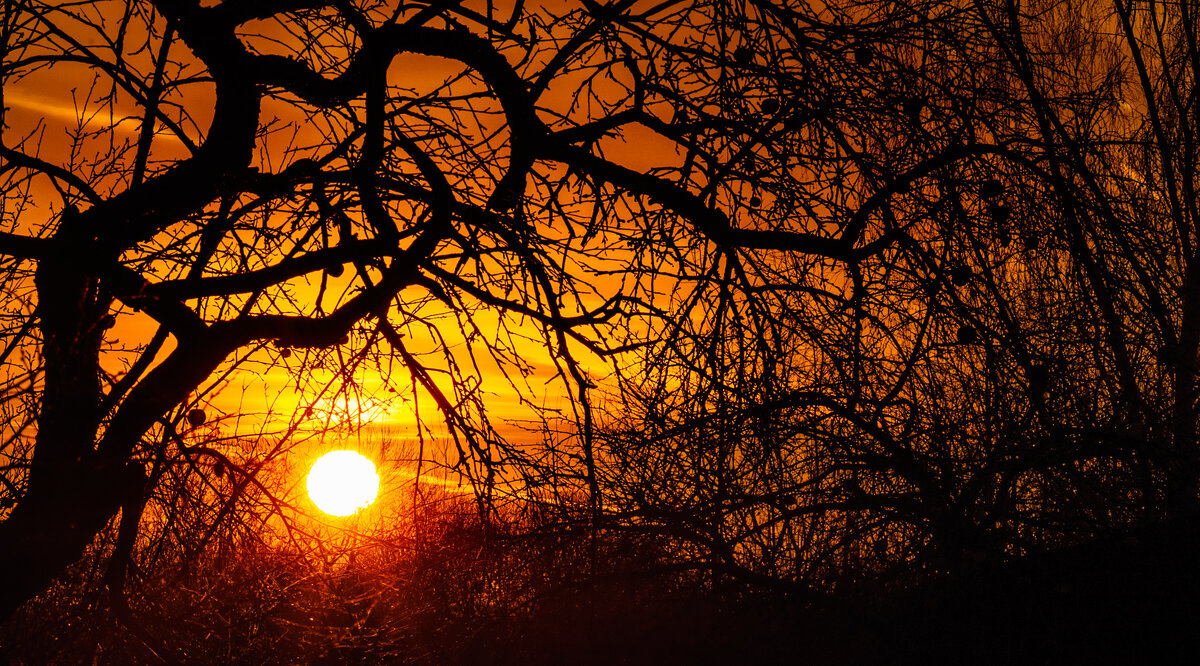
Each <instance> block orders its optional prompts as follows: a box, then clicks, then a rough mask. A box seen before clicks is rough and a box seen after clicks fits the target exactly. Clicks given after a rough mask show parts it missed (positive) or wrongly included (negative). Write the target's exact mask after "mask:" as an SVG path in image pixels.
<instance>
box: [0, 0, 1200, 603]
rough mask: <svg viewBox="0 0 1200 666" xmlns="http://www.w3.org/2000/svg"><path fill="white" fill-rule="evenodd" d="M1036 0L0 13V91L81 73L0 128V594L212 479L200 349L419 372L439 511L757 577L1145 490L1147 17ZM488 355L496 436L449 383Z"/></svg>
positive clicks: (1153, 292)
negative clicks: (515, 404)
mask: <svg viewBox="0 0 1200 666" xmlns="http://www.w3.org/2000/svg"><path fill="white" fill-rule="evenodd" d="M1076 4H1079V3H1076ZM1079 8H1080V7H1077V6H1076V5H1075V4H1070V3H1068V4H1066V5H1058V4H1053V3H1048V4H1047V5H1046V7H1044V8H1038V11H1043V10H1044V11H1043V14H1045V15H1048V16H1052V17H1053V18H1054V20H1052V21H1048V22H1042V23H1037V24H1034V23H1033V22H1032V21H1031V19H1029V18H1028V15H1027V14H1026V13H1025V12H1026V11H1027V9H1028V8H1022V7H1020V6H1018V5H1016V4H1013V3H1009V2H998V3H994V4H993V3H985V2H978V3H973V4H964V5H963V6H957V5H953V4H948V3H938V2H917V1H914V2H910V3H890V2H888V3H876V2H861V3H859V2H853V3H845V4H844V5H839V6H824V5H821V6H812V7H810V6H807V5H802V6H795V5H794V3H773V2H769V1H767V0H750V1H749V2H728V1H725V0H712V1H709V2H671V1H669V0H668V1H667V2H661V3H645V2H636V1H635V0H613V1H612V2H608V3H598V2H593V1H592V0H581V1H580V2H579V3H578V4H576V3H570V4H568V5H563V6H550V7H539V8H533V7H526V6H525V3H522V2H519V1H518V2H515V3H510V4H507V5H504V6H500V5H498V4H497V3H493V2H487V3H477V4H467V3H430V4H420V3H399V2H391V3H389V2H340V1H339V2H332V1H328V0H256V1H254V2H236V3H235V2H226V3H219V4H214V5H209V4H202V3H200V2H182V3H179V2H176V3H167V2H151V1H146V2H128V3H116V2H112V3H90V2H89V3H82V4H71V3H43V2H37V1H34V0H25V1H21V0H13V1H11V2H8V3H6V4H5V5H4V15H3V22H2V25H3V39H2V40H0V43H2V44H3V45H4V50H3V53H4V56H3V62H4V66H3V74H2V75H0V76H2V79H0V84H2V85H3V90H4V91H5V95H6V97H5V99H6V100H9V101H10V102H11V100H12V99H14V95H18V96H19V95H20V94H22V91H23V90H26V89H24V88H22V86H28V85H31V84H32V83H35V82H37V81H38V77H39V76H42V75H44V74H45V72H46V71H47V69H48V68H50V67H53V68H54V70H53V71H55V72H60V71H65V70H70V71H71V72H75V73H76V74H73V76H77V77H79V78H78V80H79V81H81V82H82V81H93V82H94V83H93V84H92V86H91V88H90V89H89V90H88V92H87V93H86V94H82V93H80V94H79V96H78V98H77V105H78V114H77V115H78V123H77V124H76V126H75V128H74V130H73V132H72V133H71V134H70V135H69V136H68V139H69V140H68V145H67V146H66V147H65V148H64V149H63V150H57V149H54V148H53V146H51V145H50V144H49V143H39V141H45V140H46V139H45V137H46V136H47V135H46V133H45V132H43V131H41V129H39V128H38V127H32V128H20V129H15V128H17V126H18V123H17V121H16V120H14V119H13V118H14V111H12V110H9V111H7V112H6V113H7V114H8V115H6V117H5V122H6V123H7V126H6V127H5V130H4V132H5V133H4V137H3V141H2V142H0V157H2V158H3V159H4V163H3V167H2V171H0V172H2V173H3V174H4V178H5V180H4V181H3V188H2V189H3V192H4V218H3V224H4V225H5V226H4V229H3V230H2V231H0V257H2V258H3V266H4V268H5V271H6V273H5V281H4V285H5V292H4V293H5V299H6V309H5V313H4V317H5V320H4V324H3V326H4V331H5V334H6V341H5V347H4V351H3V352H2V353H3V356H2V357H0V358H2V360H3V363H4V367H5V372H4V381H5V382H6V384H5V392H4V403H3V404H4V409H5V410H6V414H7V415H8V416H9V417H10V419H9V423H10V425H9V426H8V429H7V430H6V433H5V434H6V439H5V442H6V443H5V445H4V449H3V452H4V455H5V456H6V462H5V463H4V468H3V477H0V478H3V479H4V481H3V482H4V484H5V485H4V490H3V492H4V495H3V498H4V500H5V502H6V503H7V505H8V506H9V507H10V509H9V510H8V513H7V514H5V515H4V522H3V523H0V542H3V543H5V544H8V545H9V546H8V547H7V548H5V549H4V550H3V551H0V571H2V572H3V575H2V578H0V580H2V581H3V583H2V584H0V598H2V599H3V604H2V606H0V607H2V609H3V611H4V613H5V614H7V613H9V612H11V611H12V609H13V608H15V607H16V606H17V605H19V604H20V603H21V602H22V601H24V600H25V599H27V598H29V597H30V596H31V595H34V594H36V593H37V592H38V591H40V590H42V589H43V588H45V586H46V585H48V584H49V583H50V581H51V580H52V579H53V577H54V576H55V575H56V574H57V573H58V572H60V571H62V569H63V568H64V567H65V566H67V565H68V564H69V563H70V562H72V561H74V560H76V559H78V558H79V556H80V554H81V553H82V552H83V551H84V549H85V548H86V547H87V546H88V544H89V543H91V542H92V541H93V540H94V539H95V537H96V535H97V534H98V533H99V532H101V530H102V529H103V528H104V527H105V526H106V525H109V524H110V523H111V522H112V521H113V520H114V519H115V518H116V516H117V515H118V514H120V516H121V519H120V529H119V530H118V531H119V532H120V536H119V537H118V538H117V544H116V551H117V556H116V557H115V558H114V569H113V571H114V572H115V573H114V575H113V577H112V578H111V580H110V585H112V586H113V587H115V588H119V587H120V583H121V574H120V572H121V570H122V569H121V567H122V566H123V565H122V560H123V558H122V557H121V553H123V552H124V553H127V552H128V551H129V550H130V549H132V548H133V547H134V545H133V544H134V542H135V541H136V538H135V537H136V536H137V533H138V525H139V522H138V521H139V516H140V513H141V510H142V507H143V504H144V502H145V500H146V498H147V497H148V496H153V495H154V493H155V492H162V491H163V489H165V488H187V487H190V486H188V480H187V479H182V480H179V482H178V483H176V482H174V481H172V482H171V483H168V482H167V481H168V480H170V479H177V478H178V477H176V476H172V474H176V471H177V470H181V469H182V470H185V472H184V475H185V476H186V475H192V476H191V477H190V478H191V479H192V481H193V482H195V481H196V479H195V476H196V475H199V476H205V475H210V474H211V475H223V474H225V473H229V474H233V475H234V476H235V477H236V478H237V483H239V484H243V485H245V484H249V483H253V482H254V481H255V479H256V476H255V474H256V469H257V468H256V467H255V466H254V465H246V464H240V463H239V462H238V461H236V460H232V459H230V458H229V457H228V456H225V455H224V454H223V453H222V452H221V450H218V449H215V448H213V447H206V446H199V445H198V444H197V443H195V440H194V439H188V438H189V437H190V436H191V434H190V433H192V432H193V431H194V430H195V429H196V428H198V427H200V425H201V424H202V423H203V422H205V421H207V420H209V417H210V416H211V414H210V412H211V409H209V410H207V411H206V410H205V406H204V404H203V399H202V397H203V395H204V392H205V391H206V390H207V387H208V386H210V385H211V382H212V381H213V378H220V377H223V376H228V373H232V372H237V371H239V369H246V368H250V369H257V370H259V371H261V370H263V369H265V368H270V367H281V366H287V367H288V368H289V369H290V371H292V372H294V373H295V376H297V377H299V378H300V380H301V381H304V380H305V378H306V377H308V376H309V372H310V371H311V370H313V369H318V368H322V367H324V368H327V369H329V370H330V371H331V372H332V373H333V374H334V375H335V381H334V382H333V383H332V387H333V388H331V389H330V390H333V391H341V392H346V393H352V392H354V391H356V390H358V387H357V386H356V384H355V382H354V381H353V379H354V377H353V373H354V372H355V371H359V370H366V369H369V370H370V371H371V372H374V373H378V375H377V376H381V377H384V378H385V385H386V384H390V385H391V388H393V389H395V390H397V391H400V392H401V393H402V394H403V395H405V396H408V397H410V398H411V399H413V400H416V399H418V396H424V399H426V400H427V401H428V400H432V401H433V403H434V404H435V405H436V407H437V408H438V410H439V411H440V412H441V414H442V418H443V420H444V433H445V436H446V440H447V441H448V442H450V444H451V447H452V451H453V453H452V454H451V456H450V459H448V460H443V461H438V462H442V463H445V464H447V465H452V466H454V467H455V468H456V469H459V470H461V471H462V472H463V473H464V474H465V475H467V476H468V477H469V478H470V479H472V480H473V481H474V482H476V484H477V491H478V501H479V507H480V511H481V513H482V514H484V515H487V514H488V512H489V511H491V510H492V508H494V507H495V506H497V505H499V504H500V503H502V502H505V501H512V502H513V503H515V504H517V505H521V504H526V505H529V506H537V507H538V510H539V511H540V510H542V508H541V507H542V505H549V506H552V507H555V508H557V509H559V510H560V512H561V515H562V516H563V517H564V518H565V519H567V520H568V521H571V520H578V521H579V522H578V523H576V525H577V526H578V527H579V528H580V529H585V530H589V531H590V532H591V533H592V534H593V535H596V534H599V533H600V532H601V531H602V530H607V529H616V530H634V531H648V532H651V533H654V534H666V535H669V536H670V537H671V538H672V539H675V540H677V541H676V542H677V544H678V545H679V547H678V548H676V549H674V551H673V552H676V553H678V554H679V556H680V557H682V558H683V559H684V560H685V564H686V565H688V566H694V567H695V568H697V569H701V570H705V571H711V572H712V574H713V576H714V577H715V578H720V577H723V576H732V577H734V578H735V579H739V580H746V581H754V582H759V583H763V584H767V585H774V586H781V587H785V588H787V589H790V590H793V591H801V592H803V593H812V592H816V591H820V590H828V589H831V588H837V587H839V586H841V585H844V584H853V583H858V582H862V581H875V582H883V583H885V584H904V583H907V582H910V581H912V580H916V579H920V577H921V576H923V575H926V574H929V573H938V572H942V571H946V570H952V569H955V568H958V567H961V566H963V563H964V562H969V561H972V560H975V559H978V558H981V557H982V558H987V559H1003V558H1005V557H1008V556H1011V555H1012V554H1019V553H1023V552H1029V551H1031V550H1036V549H1044V548H1049V547H1054V546H1057V545H1061V544H1065V543H1073V542H1078V541H1080V540H1083V539H1088V538H1094V537H1096V536H1097V535H1099V534H1102V533H1106V532H1109V531H1118V530H1123V529H1128V528H1129V527H1130V526H1131V525H1135V524H1141V523H1142V522H1145V521H1152V520H1158V519H1161V518H1164V517H1172V518H1176V517H1183V516H1188V515H1190V514H1191V513H1192V510H1193V509H1192V507H1193V506H1194V504H1195V500H1196V483H1197V482H1196V479H1197V465H1196V448H1195V437H1196V418H1195V414H1196V404H1195V403H1196V391H1197V377H1196V370H1195V367H1193V366H1194V365H1195V359H1196V358H1197V350H1198V349H1200V333H1193V332H1194V331H1198V330H1200V327H1196V326H1193V325H1191V323H1190V322H1191V320H1192V319H1194V318H1195V316H1196V315H1195V314H1194V311H1196V305H1195V304H1194V303H1193V301H1194V300H1195V295H1194V294H1193V293H1192V292H1193V291H1195V290H1193V289H1190V288H1189V287H1188V285H1190V284H1192V282H1193V281H1194V276H1193V273H1194V267H1193V264H1195V263H1196V259H1195V258H1194V257H1192V255H1193V254H1194V250H1193V246H1194V241H1193V238H1194V236H1195V233H1196V231H1195V227H1194V221H1195V219H1196V216H1195V212H1194V210H1193V208H1192V207H1191V206H1192V205H1193V204H1192V203H1188V202H1194V200H1195V197H1194V196H1191V193H1193V192H1194V183H1195V178H1194V164H1195V160H1194V157H1193V156H1194V150H1193V148H1194V146H1193V144H1192V143H1191V142H1193V141H1194V125H1195V119H1194V118H1193V116H1191V115H1189V112H1188V108H1189V107H1188V106H1187V103H1186V102H1185V101H1183V100H1185V99H1186V95H1185V94H1184V93H1183V91H1187V90H1190V88H1189V85H1190V83H1189V82H1190V81H1192V80H1194V79H1193V73H1194V71H1195V65H1194V62H1195V60H1196V58H1195V55H1194V54H1195V52H1196V47H1195V45H1194V44H1195V38H1194V37H1195V29H1194V25H1193V23H1192V13H1189V12H1190V11H1191V9H1190V7H1189V8H1188V9H1187V11H1183V12H1182V13H1181V15H1179V16H1177V17H1171V18H1169V19H1160V18H1158V17H1159V14H1157V13H1156V12H1155V8H1154V5H1153V4H1150V5H1145V6H1142V5H1135V6H1132V8H1131V7H1130V6H1127V5H1125V4H1120V3H1118V4H1117V5H1115V6H1114V8H1113V11H1112V12H1105V11H1102V10H1103V8H1102V7H1101V6H1100V5H1096V6H1092V5H1090V4H1089V5H1086V6H1085V7H1083V8H1084V9H1085V10H1086V11H1084V12H1083V16H1085V17H1086V18H1087V20H1088V21H1090V22H1082V20H1081V19H1078V18H1075V15H1076V14H1078V13H1079V12H1077V11H1075V10H1077V9H1079ZM1163 20H1166V23H1163V22H1162V21H1163ZM1110 24H1111V25H1119V26H1120V28H1121V30H1120V31H1119V32H1118V33H1117V37H1115V38H1111V39H1109V38H1105V37H1103V35H1104V34H1107V33H1105V32H1104V31H1103V30H1101V27H1103V26H1108V25H1110ZM1160 36H1161V38H1160ZM1148 37H1153V38H1154V39H1152V40H1150V39H1148ZM435 63H436V64H435ZM1129 63H1133V69H1132V70H1130V69H1128V67H1129ZM435 69H436V71H437V72H438V75H436V76H433V77H432V78H431V74H430V72H431V71H435ZM1159 72H1161V73H1164V75H1165V76H1164V77H1162V78H1158V77H1156V73H1159ZM1134 73H1136V77H1135V76H1133V74H1134ZM1127 74H1129V75H1130V76H1126V75H1127ZM1162 80H1165V81H1167V83H1166V84H1159V83H1158V81H1162ZM1127 81H1132V82H1133V85H1132V86H1130V85H1126V82H1127ZM1126 92H1128V94H1126ZM10 105H11V104H10ZM210 108H211V114H210V113H209V109H210ZM52 138H53V137H51V139H52ZM1160 175H1161V177H1160ZM51 202H52V203H51ZM45 211H50V212H49V213H48V214H47V213H46V212H45ZM1014 240H1019V241H1020V242H1019V243H1016V244H1014V243H1013V241H1014ZM22 303H27V304H28V305H25V306H22ZM126 322H128V323H126ZM136 322H143V324H142V325H143V326H151V327H152V328H150V331H152V332H148V333H147V334H146V335H145V336H143V338H141V339H139V340H138V341H137V342H135V343H132V344H131V345H130V347H131V348H130V349H128V350H123V349H122V348H121V347H120V346H118V345H117V344H116V342H117V337H118V336H117V335H116V334H115V333H114V332H113V331H114V329H113V328H111V326H112V325H113V324H115V325H117V327H118V329H120V328H121V327H123V326H126V327H132V326H135V324H136ZM1193 338H1195V339H1193ZM523 340H525V341H523ZM534 351H536V352H537V353H538V354H544V360H545V364H544V365H545V366H548V367H550V368H552V369H551V371H550V372H549V373H547V374H549V375H551V376H552V378H553V379H555V380H556V381H558V382H559V385H561V386H562V387H563V390H564V392H565V393H566V394H567V396H568V398H569V399H568V400H567V401H566V403H565V413H564V415H563V417H562V418H561V419H559V420H555V417H554V411H553V410H549V409H548V410H546V411H545V412H544V414H545V421H544V424H543V425H544V428H543V430H542V434H543V439H542V441H541V442H538V443H534V442H530V441H528V438H513V437H505V436H501V434H500V432H499V431H498V429H497V428H495V427H493V426H492V425H491V421H490V420H489V418H488V411H487V410H486V409H484V402H485V399H486V391H494V390H496V389H495V385H496V383H497V382H500V381H503V382H504V384H505V385H506V386H510V387H511V389H506V390H511V391H513V392H514V393H515V394H517V395H519V396H522V398H523V399H524V400H526V401H528V402H531V403H532V402H537V401H539V400H540V398H539V389H538V388H537V386H538V385H539V384H540V378H536V377H534V375H536V374H537V373H538V372H539V367H538V366H537V365H536V363H535V362H534V361H533V360H532V358H531V356H532V355H533V354H532V352H534ZM606 365H607V370H605V369H604V368H605V367H606ZM605 373H608V375H609V376H608V377H602V375H604V374H605ZM485 375H487V376H488V378H489V383H488V384H487V385H486V386H485V385H484V384H483V382H482V378H483V377H484V376H485ZM498 378H499V379H498ZM320 390H321V389H320V388H315V389H314V390H313V392H312V394H314V395H315V394H316V393H319V392H320ZM551 406H553V405H551ZM197 410H198V411H197ZM285 421H287V422H288V423H291V422H292V421H291V420H289V419H285ZM1164 424H1169V425H1164ZM288 428H289V426H284V427H281V431H282V432H279V433H272V434H271V435H270V436H271V437H272V438H275V440H276V441H280V442H282V441H284V440H285V439H286V438H287V436H288V435H289V432H288ZM198 460H204V461H205V464H204V465H199V464H197V461H198ZM218 465H219V467H218ZM218 469H220V470H221V472H220V473H218V472H217V470H218ZM168 470H176V471H172V472H171V473H168ZM195 497H196V498H197V501H198V502H201V503H202V502H204V501H207V500H205V499H204V498H207V497H210V495H206V494H203V493H199V494H196V495H195ZM175 499H176V498H175V497H174V496H173V497H172V498H171V499H169V501H168V502H167V504H168V505H170V502H173V501H175ZM593 542H595V539H593ZM593 559H595V556H593Z"/></svg>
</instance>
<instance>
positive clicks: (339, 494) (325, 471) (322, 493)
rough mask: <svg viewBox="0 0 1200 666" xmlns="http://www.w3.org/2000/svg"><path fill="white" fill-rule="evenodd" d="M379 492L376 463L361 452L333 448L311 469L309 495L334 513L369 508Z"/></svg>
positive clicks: (352, 511) (346, 512) (334, 514)
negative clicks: (334, 449)
mask: <svg viewBox="0 0 1200 666" xmlns="http://www.w3.org/2000/svg"><path fill="white" fill-rule="evenodd" d="M378 493H379V475H378V474H376V473H375V463H373V462H371V461H370V460H368V459H367V458H366V457H365V456H363V455H362V454H360V453H358V452H357V451H330V452H329V453H326V454H325V455H323V456H321V457H320V458H319V459H318V460H317V462H315V463H313V466H312V469H311V470H309V472H308V496H309V497H310V498H311V499H312V501H313V504H316V505H317V508H318V509H320V510H322V511H324V512H325V513H328V514H329V515H331V516H349V515H352V514H354V513H356V512H357V511H358V510H359V509H365V508H366V507H368V506H370V505H371V502H374V501H375V496H376V495H377V494H378Z"/></svg>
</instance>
